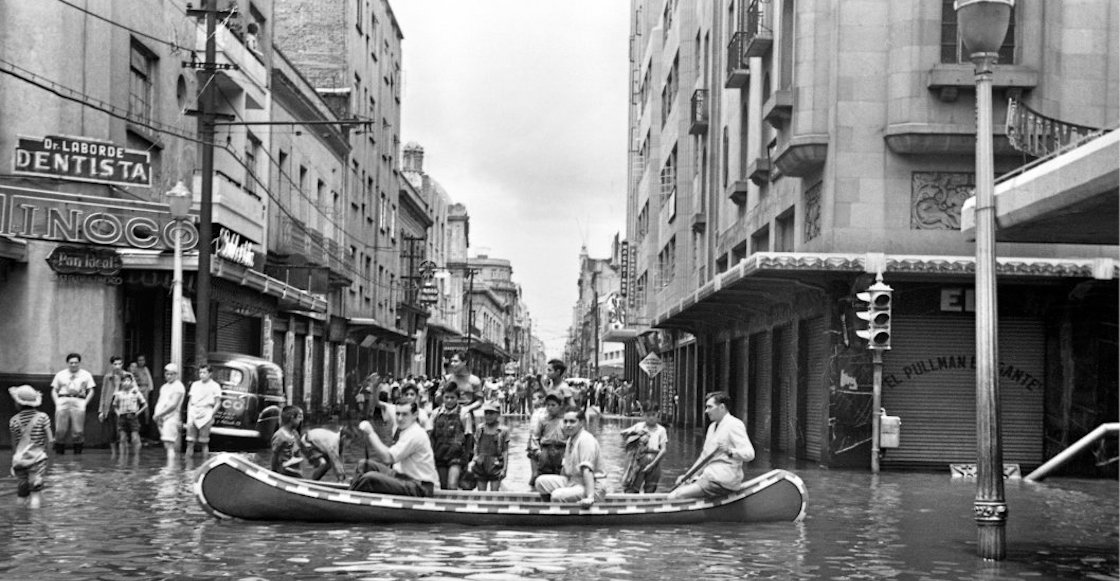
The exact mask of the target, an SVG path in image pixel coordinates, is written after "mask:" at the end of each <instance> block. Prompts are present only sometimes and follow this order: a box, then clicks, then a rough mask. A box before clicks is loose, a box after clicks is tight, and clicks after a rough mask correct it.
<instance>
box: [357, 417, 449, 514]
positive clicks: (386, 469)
mask: <svg viewBox="0 0 1120 581" xmlns="http://www.w3.org/2000/svg"><path fill="white" fill-rule="evenodd" d="M418 410H419V408H418V407H417V405H416V403H415V402H413V403H409V404H398V405H397V412H396V415H397V425H398V426H400V432H399V433H398V435H397V443H395V444H393V445H392V447H389V446H386V445H385V443H384V442H382V441H381V438H379V437H378V436H377V432H375V431H374V429H373V426H372V425H370V423H369V422H367V421H365V420H362V423H360V424H358V429H359V430H361V431H362V432H363V433H365V434H366V438H367V439H368V440H369V446H370V448H372V452H373V455H374V457H375V459H376V460H377V462H370V463H368V464H367V465H366V470H368V471H367V472H365V473H364V474H362V475H361V476H358V477H357V478H355V479H354V481H353V482H351V483H350V490H360V491H362V492H380V493H383V494H396V495H399V496H432V494H433V493H434V491H435V487H436V483H437V482H439V474H438V473H437V472H436V460H435V456H433V455H432V443H431V441H430V440H429V439H428V433H427V432H425V431H424V428H421V427H420V424H418V423H417V422H416V415H417V411H418Z"/></svg>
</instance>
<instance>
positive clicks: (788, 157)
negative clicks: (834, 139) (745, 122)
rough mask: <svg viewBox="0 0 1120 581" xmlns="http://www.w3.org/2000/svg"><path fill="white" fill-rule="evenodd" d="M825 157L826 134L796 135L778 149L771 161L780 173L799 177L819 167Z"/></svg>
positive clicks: (826, 148)
mask: <svg viewBox="0 0 1120 581" xmlns="http://www.w3.org/2000/svg"><path fill="white" fill-rule="evenodd" d="M827 157H828V135H827V134H811V135H797V136H794V137H793V138H792V139H790V140H789V142H788V143H786V144H785V146H784V147H782V148H781V149H780V150H778V153H777V155H776V156H774V160H773V163H774V167H776V168H778V171H780V172H782V175H786V176H791V177H797V178H800V177H805V176H808V175H810V174H812V173H813V172H815V171H817V170H818V169H820V168H821V166H823V165H824V162H825V159H826V158H827Z"/></svg>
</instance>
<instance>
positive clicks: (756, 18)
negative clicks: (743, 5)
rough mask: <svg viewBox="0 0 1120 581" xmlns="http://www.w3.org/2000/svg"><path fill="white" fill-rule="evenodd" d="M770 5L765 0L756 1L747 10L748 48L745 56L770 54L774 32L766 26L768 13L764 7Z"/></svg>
mask: <svg viewBox="0 0 1120 581" xmlns="http://www.w3.org/2000/svg"><path fill="white" fill-rule="evenodd" d="M767 3H768V0H767V1H763V0H754V1H753V2H751V5H750V6H749V7H748V8H747V23H746V24H747V27H746V33H747V46H746V47H745V54H746V56H747V57H748V58H750V57H763V56H766V55H767V54H769V53H770V47H771V46H772V45H773V44H774V32H773V31H771V30H770V27H769V26H767V25H766V23H765V20H766V11H765V10H764V7H765V6H766V4H767Z"/></svg>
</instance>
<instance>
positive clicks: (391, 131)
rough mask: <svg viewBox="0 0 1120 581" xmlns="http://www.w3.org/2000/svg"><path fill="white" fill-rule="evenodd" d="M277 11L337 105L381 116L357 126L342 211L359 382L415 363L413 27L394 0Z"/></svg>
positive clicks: (307, 70) (306, 3) (293, 56)
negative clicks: (405, 101)
mask: <svg viewBox="0 0 1120 581" xmlns="http://www.w3.org/2000/svg"><path fill="white" fill-rule="evenodd" d="M275 20H276V24H275V29H276V44H277V45H279V46H280V47H282V49H283V50H284V52H285V53H286V54H287V55H288V57H289V58H290V60H291V61H292V62H293V63H294V64H295V66H296V67H297V68H298V69H299V70H300V71H301V72H302V73H303V75H304V76H305V77H306V78H307V79H308V81H309V82H310V84H311V85H312V86H313V87H315V89H316V90H317V91H318V92H319V93H320V94H321V95H322V96H323V97H324V98H325V99H327V100H328V102H330V103H331V104H332V106H333V108H334V110H335V112H336V114H337V115H338V116H339V117H341V118H346V119H357V120H362V121H370V122H371V123H370V124H368V125H363V126H360V127H355V128H354V129H353V130H352V131H350V132H349V133H348V142H349V145H350V155H349V159H348V163H347V170H346V171H345V172H344V179H345V181H346V183H347V184H348V187H347V188H346V199H345V200H343V201H342V203H341V209H340V212H341V215H340V217H339V220H340V221H341V223H342V224H343V227H344V228H345V229H346V230H347V231H349V232H352V233H353V234H354V236H353V237H351V238H350V239H349V240H348V242H347V245H346V247H345V248H343V251H344V253H345V254H346V256H347V258H348V260H350V261H351V262H353V263H355V264H357V265H358V266H357V273H356V276H355V277H354V279H353V281H352V282H351V284H350V286H349V287H348V288H347V292H346V293H345V297H344V298H345V302H346V307H345V309H344V311H343V312H344V313H345V315H344V317H345V319H346V321H345V337H346V344H347V354H346V358H347V361H349V362H351V363H352V367H353V372H352V373H351V374H350V376H349V378H348V382H347V388H348V390H350V391H352V390H353V388H354V387H355V385H356V382H357V380H358V379H360V378H362V377H365V376H366V375H368V374H370V373H374V372H377V373H380V374H382V375H404V374H406V373H408V372H409V371H411V369H412V361H411V353H412V349H413V347H412V343H413V342H414V341H415V337H414V336H413V335H411V334H409V333H408V332H407V331H408V329H407V327H408V326H409V324H410V323H409V321H411V320H412V318H411V317H410V316H409V315H415V313H409V315H406V316H401V315H402V314H404V313H401V312H399V309H400V305H401V303H400V301H399V300H398V298H399V292H400V289H401V288H402V278H401V277H402V273H401V271H400V268H401V264H402V261H401V259H400V256H401V254H402V253H406V252H408V249H407V248H406V246H407V245H406V243H405V242H404V240H403V239H402V237H401V232H400V228H399V226H398V224H397V220H398V213H399V212H400V211H401V210H400V208H401V201H400V194H401V191H402V187H403V186H402V184H401V178H400V172H399V159H398V151H399V150H400V118H401V113H400V112H401V109H400V107H401V41H402V39H403V33H402V31H401V28H400V26H399V24H398V23H397V20H396V17H395V16H394V15H393V10H392V7H391V6H390V5H389V2H388V1H387V0H326V1H324V0H285V1H283V2H277V3H276V6H275ZM403 275H404V276H408V274H407V273H404V274H403ZM406 310H407V309H406ZM398 321H399V323H398Z"/></svg>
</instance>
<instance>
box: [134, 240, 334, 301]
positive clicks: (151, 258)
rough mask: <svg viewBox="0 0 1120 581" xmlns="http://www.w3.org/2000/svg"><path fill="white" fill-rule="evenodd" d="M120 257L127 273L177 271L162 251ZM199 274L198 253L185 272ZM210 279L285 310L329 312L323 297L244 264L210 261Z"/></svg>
mask: <svg viewBox="0 0 1120 581" xmlns="http://www.w3.org/2000/svg"><path fill="white" fill-rule="evenodd" d="M117 253H118V254H119V255H120V257H121V261H122V263H123V266H122V268H123V269H124V270H141V269H143V270H173V269H174V268H175V265H174V262H175V257H174V256H172V255H170V254H165V253H163V252H160V251H153V250H132V249H119V250H117ZM197 271H198V253H197V252H190V253H186V254H184V255H183V272H197ZM210 275H211V276H216V277H219V278H221V279H224V280H228V281H230V282H235V283H237V284H240V285H241V286H243V287H246V288H249V289H252V290H255V291H257V292H259V293H262V294H266V295H269V296H273V297H276V298H278V299H279V303H280V308H282V309H286V310H299V311H312V312H316V313H325V312H327V301H326V300H325V299H323V298H322V297H320V296H317V295H314V294H311V293H309V292H307V291H305V290H303V289H300V288H296V287H294V286H292V285H290V284H288V283H285V282H283V281H280V280H277V279H275V278H272V277H271V276H268V275H267V274H264V273H263V272H260V271H257V270H253V269H251V268H249V267H247V266H244V265H241V264H236V263H233V262H230V261H228V260H224V259H222V258H218V257H212V258H211V260H210Z"/></svg>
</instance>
